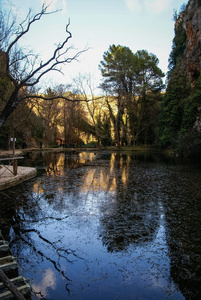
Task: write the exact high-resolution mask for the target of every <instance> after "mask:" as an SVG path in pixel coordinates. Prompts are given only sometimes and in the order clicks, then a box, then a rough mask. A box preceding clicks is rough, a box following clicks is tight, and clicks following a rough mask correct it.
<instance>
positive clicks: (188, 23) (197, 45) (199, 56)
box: [175, 0, 201, 85]
mask: <svg viewBox="0 0 201 300" xmlns="http://www.w3.org/2000/svg"><path fill="white" fill-rule="evenodd" d="M180 22H182V23H183V24H182V26H183V28H184V30H185V31H186V36H187V44H186V50H185V52H184V59H183V61H182V62H183V65H184V67H187V70H188V73H189V75H190V78H191V82H192V85H194V82H195V80H196V79H197V78H198V77H199V75H200V72H201V1H200V0H189V2H188V5H187V6H186V10H185V11H184V12H182V13H181V14H180V15H179V17H178V20H177V22H176V24H175V27H177V26H178V24H179V23H180Z"/></svg>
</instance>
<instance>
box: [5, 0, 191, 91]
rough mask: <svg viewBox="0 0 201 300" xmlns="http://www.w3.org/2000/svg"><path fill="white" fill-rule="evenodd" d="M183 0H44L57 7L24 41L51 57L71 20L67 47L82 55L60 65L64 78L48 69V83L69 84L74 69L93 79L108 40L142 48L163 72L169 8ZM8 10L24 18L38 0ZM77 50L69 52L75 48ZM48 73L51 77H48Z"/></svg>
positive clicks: (75, 73) (20, 1)
mask: <svg viewBox="0 0 201 300" xmlns="http://www.w3.org/2000/svg"><path fill="white" fill-rule="evenodd" d="M0 1H1V0H0ZM187 2H188V1H184V0H177V1H175V0H98V1H96V0H46V4H50V9H52V10H54V9H57V8H58V9H62V11H59V12H57V13H56V14H53V15H49V16H44V18H43V20H41V21H40V22H39V23H38V24H34V26H33V27H32V30H31V31H30V32H29V34H28V35H27V36H26V39H24V41H23V43H24V44H25V45H28V46H30V47H31V48H33V49H34V50H35V52H37V53H40V55H41V57H42V58H43V59H44V60H45V58H48V57H49V56H50V55H51V51H53V46H54V44H55V43H58V42H59V41H62V39H63V38H64V37H65V25H66V23H67V22H68V19H69V18H70V22H71V24H70V27H69V29H70V31H71V33H72V35H73V38H72V39H71V40H70V42H69V46H71V45H73V46H74V47H75V48H76V49H77V50H82V49H84V48H85V47H90V49H89V50H88V51H87V52H85V53H83V54H82V55H81V57H80V58H79V62H77V61H74V62H72V63H71V64H68V65H67V66H66V67H64V68H63V72H64V74H65V75H64V76H62V75H60V74H58V73H52V74H51V76H48V78H47V80H48V82H47V85H48V83H50V81H51V80H52V83H54V84H60V83H64V84H66V83H70V82H71V79H72V78H74V77H76V76H78V74H79V73H81V74H82V73H90V74H91V75H92V76H93V78H94V80H95V83H98V82H99V81H100V78H101V74H100V71H99V69H98V65H99V63H100V61H101V60H102V57H103V53H104V52H105V51H107V50H108V48H109V46H110V45H112V44H116V45H118V44H119V45H122V46H127V47H129V48H130V49H131V50H132V51H133V52H134V53H135V52H136V51H137V50H142V49H145V50H147V51H148V52H151V53H154V54H155V55H156V56H157V57H158V58H159V61H160V63H159V67H160V68H161V69H162V71H163V72H164V73H166V72H167V67H168V57H169V54H170V51H171V47H172V39H173V37H174V22H173V12H174V10H176V11H178V12H179V10H180V8H181V6H182V4H183V3H185V4H186V3H187ZM12 3H13V10H14V12H15V13H16V14H17V16H18V17H19V18H20V17H21V18H23V17H24V16H25V15H26V13H27V12H28V9H29V8H32V10H33V12H39V11H40V9H41V5H42V3H43V1H42V0H34V1H33V0H26V1H24V0H15V1H13V2H12ZM76 49H75V50H74V51H72V53H75V52H76ZM50 77H51V78H50Z"/></svg>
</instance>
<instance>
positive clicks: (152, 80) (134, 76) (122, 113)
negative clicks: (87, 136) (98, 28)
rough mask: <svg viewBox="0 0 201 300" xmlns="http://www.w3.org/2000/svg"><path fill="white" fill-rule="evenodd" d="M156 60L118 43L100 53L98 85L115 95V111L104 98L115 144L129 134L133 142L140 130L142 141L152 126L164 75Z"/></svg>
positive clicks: (153, 56) (147, 54)
mask: <svg viewBox="0 0 201 300" xmlns="http://www.w3.org/2000/svg"><path fill="white" fill-rule="evenodd" d="M158 63H159V61H158V58H157V57H156V56H155V55H153V54H149V53H148V52H147V51H145V50H141V51H138V52H137V53H136V54H134V53H133V52H132V51H131V50H130V49H129V48H128V47H123V46H119V45H118V46H115V45H112V46H110V47H109V50H108V51H107V52H105V53H104V55H103V61H101V64H100V68H101V72H102V76H103V78H104V81H103V84H102V85H101V87H102V88H103V89H104V90H105V91H107V93H108V94H109V95H111V96H113V97H116V110H117V112H116V114H114V110H112V106H111V105H110V103H109V101H108V100H107V101H108V102H107V104H108V109H109V111H110V115H111V117H112V120H115V132H116V143H117V147H120V145H121V143H124V142H126V143H127V142H128V139H127V137H128V136H129V135H131V136H132V141H133V142H134V143H135V142H136V141H137V139H138V138H139V135H140V134H141V135H142V132H143V133H144V139H145V140H146V138H147V135H148V133H149V130H150V128H153V126H156V124H155V121H154V122H153V120H155V114H154V113H155V111H154V107H155V103H156V100H157V101H158V100H159V99H160V97H161V90H162V88H163V82H162V77H163V76H164V74H163V73H162V71H161V70H160V69H159V68H158V66H157V65H158ZM153 111H154V112H153ZM157 113H158V108H157ZM120 132H121V134H120ZM128 132H129V133H128ZM121 137H122V139H121Z"/></svg>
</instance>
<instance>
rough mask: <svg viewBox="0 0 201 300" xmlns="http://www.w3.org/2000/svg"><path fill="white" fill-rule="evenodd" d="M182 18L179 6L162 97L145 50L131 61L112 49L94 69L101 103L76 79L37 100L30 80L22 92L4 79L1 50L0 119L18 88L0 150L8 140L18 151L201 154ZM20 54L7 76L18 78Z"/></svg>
mask: <svg viewBox="0 0 201 300" xmlns="http://www.w3.org/2000/svg"><path fill="white" fill-rule="evenodd" d="M187 7H188V5H187ZM185 10H186V7H184V6H183V7H182V11H181V13H180V14H179V15H178V16H177V15H175V22H176V25H175V37H174V40H173V47H172V51H171V53H170V58H169V72H168V82H167V88H166V91H165V89H164V84H163V81H162V78H163V77H164V74H163V73H162V71H161V70H160V69H159V67H158V62H159V61H158V58H157V57H156V56H155V55H154V54H152V53H148V51H146V50H139V51H137V52H136V53H133V52H132V51H131V49H129V48H128V47H125V46H121V45H111V46H110V47H109V49H108V50H107V51H106V52H104V54H103V59H102V61H101V62H100V66H99V67H100V70H101V73H102V83H101V84H100V87H101V89H102V94H103V96H101V97H95V96H94V95H93V84H92V79H91V77H90V75H83V76H79V77H77V78H75V79H74V81H73V84H71V86H69V85H66V86H56V87H52V86H51V87H49V88H48V89H47V90H46V92H45V93H43V94H42V95H41V94H40V96H39V94H36V93H35V94H33V91H32V90H33V89H32V90H31V89H30V88H29V86H31V87H32V86H33V85H32V82H31V84H30V79H29V80H28V81H27V82H26V80H25V79H23V82H25V84H24V86H23V85H21V86H19V82H20V81H19V80H17V79H16V78H15V79H12V77H11V76H10V74H8V70H6V59H7V60H8V57H9V56H8V51H7V52H5V50H4V48H3V47H2V44H1V45H0V46H1V49H0V54H1V55H0V65H1V74H0V115H1V113H2V112H3V111H4V109H5V103H8V102H9V101H8V99H9V97H10V93H12V91H13V90H15V89H16V87H17V99H21V100H20V101H18V103H17V105H16V108H15V109H13V112H12V113H11V114H10V116H9V117H8V118H7V121H6V122H5V123H4V125H3V126H1V128H0V147H1V148H3V147H4V148H6V147H7V146H8V141H9V140H10V137H11V136H12V135H15V137H17V146H19V147H37V146H45V147H46V146H56V145H63V146H74V145H76V146H78V145H83V144H85V145H98V146H100V145H103V146H113V145H116V146H117V147H118V148H119V147H121V146H125V145H132V146H135V145H136V144H152V145H157V146H160V147H162V148H163V149H174V150H175V151H177V153H178V154H181V155H184V156H190V155H197V154H199V153H200V149H201V138H200V129H199V128H198V127H199V126H200V123H199V114H200V111H199V108H200V107H201V75H200V72H195V73H194V74H193V79H192V78H191V77H190V75H189V73H188V70H187V67H186V64H185V63H184V61H185V55H186V47H187V35H186V30H185V26H183V25H184V24H183V22H184V18H183V17H182V16H183V14H184V13H185ZM43 13H45V12H42V14H43ZM1 15H2V13H1ZM2 20H3V18H2V19H1V23H0V27H2V24H3V23H2V22H3V21H2ZM2 28H3V27H2ZM2 30H3V29H2ZM67 33H68V34H70V33H69V32H67ZM7 44H8V43H7ZM8 49H9V47H8ZM5 53H6V56H5V55H4V54H5ZM17 54H18V55H21V56H20V59H19V61H18V64H16V63H15V70H12V72H14V71H15V74H18V72H17V69H16V68H18V67H19V68H21V67H20V63H19V62H20V61H21V60H23V59H22V57H23V53H22V52H19V51H18V52H17ZM6 57H7V58H6ZM26 58H27V57H26ZM39 68H40V66H39ZM13 74H14V73H13ZM15 74H14V75H12V76H16V75H15ZM29 76H30V75H29ZM31 76H32V73H31ZM13 78H14V77H13ZM28 78H29V77H28ZM31 78H32V77H31ZM21 82H22V81H21ZM15 85H16V86H15ZM34 92H35V91H34ZM89 94H90V95H89ZM21 95H25V97H24V96H23V97H24V98H23V97H21ZM20 97H21V98H20ZM50 99H51V100H50ZM89 100H90V101H89ZM13 107H14V106H13ZM196 120H197V123H196Z"/></svg>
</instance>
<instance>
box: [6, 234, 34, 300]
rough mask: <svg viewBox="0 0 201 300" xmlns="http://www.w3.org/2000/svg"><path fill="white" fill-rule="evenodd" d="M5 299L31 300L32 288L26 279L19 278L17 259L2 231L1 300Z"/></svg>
mask: <svg viewBox="0 0 201 300" xmlns="http://www.w3.org/2000/svg"><path fill="white" fill-rule="evenodd" d="M3 299H6V300H7V299H27V300H30V299H31V287H30V284H29V282H28V280H27V279H26V278H25V277H23V276H19V273H18V263H17V259H16V257H14V256H12V253H11V252H10V249H9V246H8V242H6V241H5V240H4V238H3V236H2V234H1V231H0V300H3Z"/></svg>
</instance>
